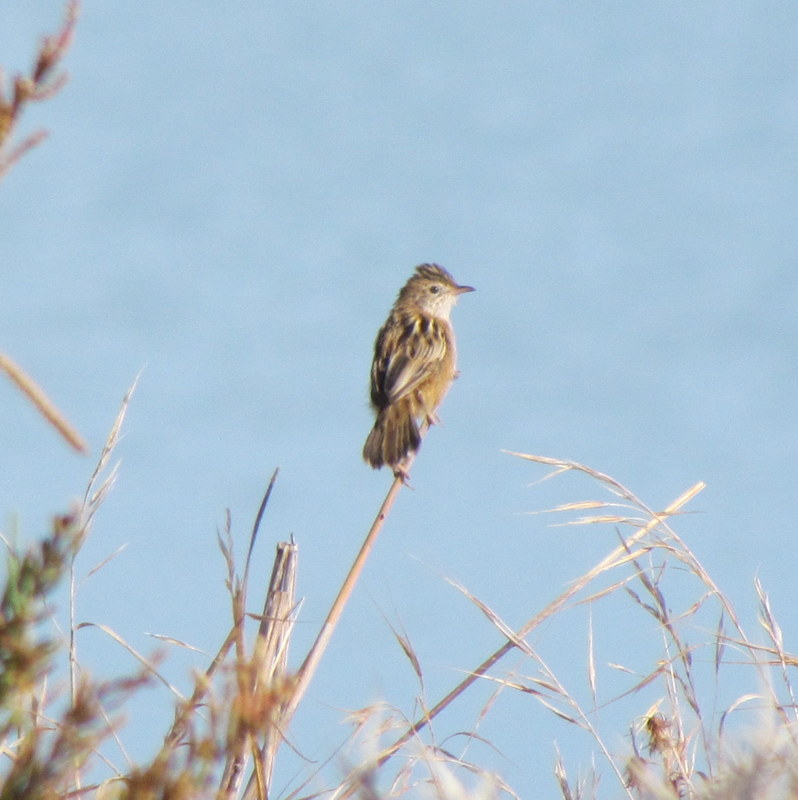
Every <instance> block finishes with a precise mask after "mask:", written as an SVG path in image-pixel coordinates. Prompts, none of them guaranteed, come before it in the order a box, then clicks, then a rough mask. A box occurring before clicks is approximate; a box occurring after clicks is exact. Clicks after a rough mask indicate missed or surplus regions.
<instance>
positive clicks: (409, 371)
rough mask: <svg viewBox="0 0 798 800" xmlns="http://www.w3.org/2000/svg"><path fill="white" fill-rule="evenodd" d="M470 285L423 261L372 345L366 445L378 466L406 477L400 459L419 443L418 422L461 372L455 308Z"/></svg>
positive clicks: (366, 454)
mask: <svg viewBox="0 0 798 800" xmlns="http://www.w3.org/2000/svg"><path fill="white" fill-rule="evenodd" d="M473 291H474V289H473V288H472V287H471V286H459V285H458V284H457V283H456V282H455V280H454V278H453V277H452V276H451V275H450V274H449V273H448V272H447V271H446V270H445V269H443V267H439V266H438V265H437V264H421V265H420V266H418V267H416V271H415V274H414V275H413V276H412V277H411V278H410V280H409V281H408V282H407V283H406V284H405V285H404V286H403V287H402V289H401V291H400V292H399V296H398V297H397V298H396V302H395V303H394V305H393V308H392V309H391V313H390V314H389V315H388V319H387V320H386V321H385V324H384V325H383V326H382V328H380V331H379V333H378V334H377V341H376V342H375V344H374V362H373V363H372V365H371V405H372V406H373V407H374V410H375V411H376V413H377V419H376V420H375V422H374V427H373V428H372V430H371V433H369V435H368V438H367V439H366V444H365V445H364V447H363V458H364V459H365V460H366V461H367V462H368V463H369V464H371V466H372V467H373V468H374V469H379V468H380V467H382V466H383V465H388V466H389V467H391V468H392V469H393V471H394V474H395V475H396V476H397V477H400V476H401V477H403V478H406V477H407V472H406V470H404V469H403V468H402V462H403V461H404V460H405V459H406V458H407V457H408V456H409V455H410V454H411V453H415V452H416V451H417V450H418V448H419V446H420V444H421V434H420V432H419V424H420V423H421V422H422V421H424V420H426V421H427V423H428V424H430V425H432V424H434V423H435V422H437V421H438V418H437V417H436V416H435V410H436V409H437V408H438V406H439V405H440V403H441V401H442V400H443V398H444V396H445V394H446V392H447V390H448V389H449V385H450V384H451V382H452V380H454V378H455V376H456V375H457V368H456V361H457V352H456V348H455V339H454V330H453V329H452V324H451V322H450V321H449V315H450V314H451V311H452V306H454V304H455V303H456V302H457V298H458V297H459V296H460V295H461V294H463V293H464V292H473Z"/></svg>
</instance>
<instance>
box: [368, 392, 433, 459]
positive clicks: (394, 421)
mask: <svg viewBox="0 0 798 800" xmlns="http://www.w3.org/2000/svg"><path fill="white" fill-rule="evenodd" d="M420 444H421V435H420V434H419V432H418V425H417V424H416V420H415V418H414V417H413V415H412V414H411V413H410V408H409V406H408V404H407V403H402V402H399V403H394V404H393V405H390V406H388V407H387V408H384V409H382V411H380V412H379V414H377V419H376V421H375V423H374V427H373V428H372V429H371V433H370V434H369V435H368V438H367V439H366V444H365V445H364V446H363V458H364V459H365V460H366V461H367V462H368V463H369V464H371V466H372V467H373V468H374V469H379V468H380V467H381V466H383V465H384V464H387V465H388V466H389V467H394V468H395V467H397V466H398V465H399V464H400V463H401V462H402V461H403V460H404V459H405V458H406V457H407V456H408V455H410V453H415V452H416V450H418V448H419V445H420Z"/></svg>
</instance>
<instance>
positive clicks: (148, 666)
mask: <svg viewBox="0 0 798 800" xmlns="http://www.w3.org/2000/svg"><path fill="white" fill-rule="evenodd" d="M77 627H78V630H81V629H83V628H96V629H97V630H100V631H102V632H103V633H104V634H105V635H106V636H108V637H110V638H111V639H113V640H114V641H115V642H116V643H117V644H120V645H122V647H123V648H124V649H125V650H127V652H128V653H130V655H132V656H133V658H135V659H136V660H137V661H138V662H139V663H140V664H141V665H142V666H143V667H144V669H145V670H146V671H147V672H148V673H149V674H150V675H152V676H153V677H154V678H156V679H157V680H158V681H159V682H160V683H162V684H163V685H164V686H165V687H166V688H167V689H168V690H169V691H170V692H171V693H172V694H173V695H174V696H175V697H176V698H177V699H178V700H179V701H181V702H185V697H183V695H182V694H181V693H180V690H179V689H178V688H177V687H176V686H174V685H173V684H171V683H170V682H169V681H168V680H167V679H166V678H165V677H164V676H163V675H161V673H160V672H159V671H158V668H157V665H156V662H154V661H151V660H150V659H148V658H146V657H145V656H143V655H142V654H141V653H139V651H138V650H136V648H135V647H133V645H131V644H129V643H128V642H126V641H125V639H123V638H122V637H121V636H120V635H119V634H118V633H117V632H116V631H115V630H113V629H112V628H110V627H108V625H103V624H102V623H99V622H81V623H80V624H79V625H78V626H77Z"/></svg>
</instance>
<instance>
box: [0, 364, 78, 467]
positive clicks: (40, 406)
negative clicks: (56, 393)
mask: <svg viewBox="0 0 798 800" xmlns="http://www.w3.org/2000/svg"><path fill="white" fill-rule="evenodd" d="M0 371H2V372H5V373H6V375H8V377H9V378H10V379H11V380H12V381H13V382H14V383H15V384H16V386H17V388H18V389H19V390H20V391H21V392H22V393H23V394H24V395H25V397H27V398H28V400H30V401H31V403H32V404H33V406H34V407H35V408H36V410H37V411H38V412H39V413H40V414H41V415H42V416H43V417H44V418H45V419H46V420H47V422H49V423H50V424H51V425H52V426H53V427H54V428H55V429H56V430H57V431H58V433H60V434H61V436H62V437H63V439H64V441H66V443H67V444H68V445H69V446H70V447H72V448H73V449H75V450H77V451H78V452H79V453H83V454H86V453H88V451H89V448H88V445H87V444H86V441H85V439H84V438H83V437H82V436H81V435H80V434H79V433H78V432H77V430H76V429H75V428H74V427H73V426H72V425H71V424H70V423H69V422H68V420H67V418H66V417H65V416H64V415H63V414H62V413H61V412H60V411H59V410H58V408H56V406H55V403H53V401H52V400H50V398H49V397H48V396H47V395H46V394H45V392H44V390H43V389H42V388H41V387H40V386H39V385H38V384H37V383H36V381H34V380H33V378H31V377H30V375H28V374H27V373H26V372H25V371H24V370H23V369H22V367H20V366H19V365H18V364H17V363H16V362H14V361H12V360H11V359H10V358H9V357H8V356H7V355H4V354H3V353H0Z"/></svg>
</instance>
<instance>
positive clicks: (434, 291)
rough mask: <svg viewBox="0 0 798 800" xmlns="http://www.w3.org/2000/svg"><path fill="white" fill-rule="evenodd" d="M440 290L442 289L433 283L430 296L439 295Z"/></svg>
mask: <svg viewBox="0 0 798 800" xmlns="http://www.w3.org/2000/svg"><path fill="white" fill-rule="evenodd" d="M440 290H441V287H440V286H438V284H437V283H433V284H432V286H430V287H429V293H430V294H438V292H440Z"/></svg>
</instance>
